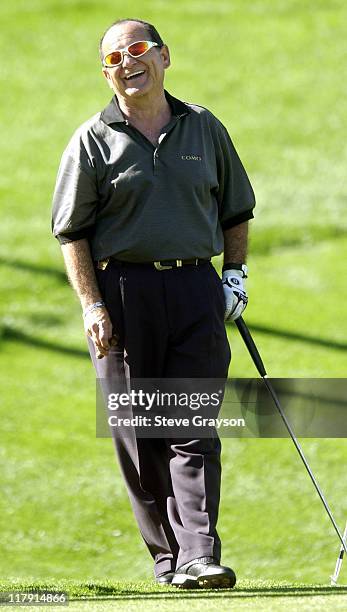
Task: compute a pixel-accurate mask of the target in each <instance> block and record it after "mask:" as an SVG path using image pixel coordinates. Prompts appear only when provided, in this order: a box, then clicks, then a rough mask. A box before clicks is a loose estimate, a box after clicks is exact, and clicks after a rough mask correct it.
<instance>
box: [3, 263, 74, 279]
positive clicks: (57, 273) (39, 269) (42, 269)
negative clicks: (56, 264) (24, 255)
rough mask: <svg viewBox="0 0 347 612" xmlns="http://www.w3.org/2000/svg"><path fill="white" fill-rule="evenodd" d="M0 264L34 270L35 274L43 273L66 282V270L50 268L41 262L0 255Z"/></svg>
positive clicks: (23, 269) (27, 270) (18, 268)
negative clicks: (36, 262)
mask: <svg viewBox="0 0 347 612" xmlns="http://www.w3.org/2000/svg"><path fill="white" fill-rule="evenodd" d="M0 265H3V266H7V267H9V268H15V269H16V270H22V271H24V272H34V273H35V274H45V275H47V276H51V277H54V278H56V280H58V281H60V282H61V283H64V284H67V283H68V280H67V276H66V272H64V271H63V270H59V269H58V268H51V267H49V266H43V265H41V264H35V263H32V262H30V261H20V260H19V259H7V258H6V257H1V256H0Z"/></svg>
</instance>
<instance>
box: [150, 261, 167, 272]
mask: <svg viewBox="0 0 347 612" xmlns="http://www.w3.org/2000/svg"><path fill="white" fill-rule="evenodd" d="M153 265H154V267H155V269H156V270H172V266H163V265H162V264H161V263H160V261H154V262H153Z"/></svg>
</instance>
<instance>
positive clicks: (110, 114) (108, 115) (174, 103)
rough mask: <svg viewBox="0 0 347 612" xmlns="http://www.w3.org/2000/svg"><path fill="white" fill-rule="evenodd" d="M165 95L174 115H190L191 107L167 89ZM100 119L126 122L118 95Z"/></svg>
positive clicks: (106, 121) (109, 122) (108, 121)
mask: <svg viewBox="0 0 347 612" xmlns="http://www.w3.org/2000/svg"><path fill="white" fill-rule="evenodd" d="M165 97H166V99H167V101H168V103H169V104H170V107H171V110H172V114H173V115H174V116H176V117H183V116H184V115H188V113H190V109H189V107H188V106H187V104H185V103H184V102H182V101H181V100H179V99H178V98H174V97H173V96H171V94H169V92H168V91H166V90H165ZM100 119H101V121H103V122H104V123H106V125H111V124H112V123H125V119H124V117H123V114H122V111H121V110H120V108H119V104H118V100H117V97H116V96H113V98H112V100H111V102H110V103H109V104H108V105H107V106H106V108H104V110H103V111H102V112H101V115H100Z"/></svg>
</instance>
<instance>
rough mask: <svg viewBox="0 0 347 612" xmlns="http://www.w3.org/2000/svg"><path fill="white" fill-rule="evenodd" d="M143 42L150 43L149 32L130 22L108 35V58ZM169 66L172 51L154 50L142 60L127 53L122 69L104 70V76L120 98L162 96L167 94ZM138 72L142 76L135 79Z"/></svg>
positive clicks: (118, 67) (106, 37) (105, 47)
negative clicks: (166, 74) (111, 53)
mask: <svg viewBox="0 0 347 612" xmlns="http://www.w3.org/2000/svg"><path fill="white" fill-rule="evenodd" d="M139 40H150V35H149V33H148V31H147V30H146V28H145V27H144V26H142V25H141V24H139V23H136V22H133V21H129V22H127V23H122V24H119V25H117V26H114V27H113V28H111V29H110V30H109V31H108V32H107V34H106V36H105V38H104V40H103V43H102V51H103V54H104V57H105V56H106V55H107V54H108V53H110V52H111V51H116V50H117V49H123V48H124V47H127V46H128V45H130V44H131V43H133V42H137V41H139ZM169 66H170V55H169V50H168V48H167V47H166V46H164V47H162V48H159V47H152V49H150V50H149V51H147V53H145V54H144V55H141V57H138V58H134V57H131V56H130V55H128V54H127V53H125V54H124V55H123V61H122V63H121V64H120V65H119V66H116V67H115V68H103V74H104V76H105V78H106V79H107V81H108V84H109V86H110V87H111V89H112V90H113V91H114V92H115V94H116V96H117V97H122V98H134V97H139V96H144V95H148V94H151V95H153V94H160V93H161V92H162V90H163V83H164V71H165V69H166V68H168V67H169ZM136 72H140V74H139V75H138V76H134V77H132V75H134V74H135V73H136ZM129 77H130V78H129ZM131 77H132V78H131Z"/></svg>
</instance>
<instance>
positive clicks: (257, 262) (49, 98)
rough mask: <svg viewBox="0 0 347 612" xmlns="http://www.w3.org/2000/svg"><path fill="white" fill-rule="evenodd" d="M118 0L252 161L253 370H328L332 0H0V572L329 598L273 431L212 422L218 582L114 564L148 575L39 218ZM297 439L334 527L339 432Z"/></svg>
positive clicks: (335, 170) (337, 241) (144, 597)
mask: <svg viewBox="0 0 347 612" xmlns="http://www.w3.org/2000/svg"><path fill="white" fill-rule="evenodd" d="M128 15H134V16H140V18H144V19H149V20H152V21H154V23H155V24H157V25H158V29H159V30H160V31H161V32H162V33H163V36H164V38H165V39H166V40H167V41H168V43H169V46H170V48H171V53H172V58H173V64H172V68H171V69H170V70H169V71H168V74H167V88H168V89H169V90H170V91H171V92H172V93H173V94H175V95H177V96H179V97H182V98H183V99H186V100H189V101H194V102H197V103H200V104H203V105H206V106H208V107H209V108H210V109H211V110H212V111H214V112H215V114H216V115H217V116H219V117H220V118H221V119H222V120H223V121H224V123H225V124H226V125H227V127H228V128H229V130H230V133H231V135H232V137H233V140H234V142H235V145H236V147H237V149H238V151H239V153H240V156H241V158H242V160H243V161H244V163H245V166H246V168H247V170H248V173H249V175H250V178H251V181H252V184H253V186H254V189H255V192H256V196H257V200H258V206H257V209H256V219H255V221H254V222H253V223H252V231H251V240H250V257H249V267H250V275H249V279H248V289H249V295H250V303H249V306H248V309H247V315H245V319H246V321H247V322H248V323H249V324H250V325H251V326H252V329H253V333H254V337H255V340H256V342H257V344H258V345H259V348H260V349H261V354H262V356H263V359H264V362H265V365H266V367H267V370H268V372H269V373H270V374H271V376H273V377H319V378H324V377H331V378H334V377H344V376H345V375H346V366H347V359H346V345H347V339H346V333H345V320H346V306H345V305H346V303H347V289H346V283H345V275H346V272H345V261H346V258H347V239H346V234H345V232H346V220H345V219H346V217H345V215H344V214H343V213H344V209H345V204H346V190H345V168H346V155H347V149H346V146H345V139H344V132H343V129H342V126H343V125H344V117H345V116H346V104H347V102H346V96H345V91H344V89H345V82H346V62H345V61H344V58H345V54H346V42H345V40H346V37H345V32H344V28H345V23H346V18H347V8H346V5H345V3H344V2H342V0H339V1H338V0H331V1H329V2H325V1H323V0H316V1H313V0H312V1H308V0H306V1H305V0H304V1H301V2H299V1H297V0H287V1H285V0H278V1H277V2H270V1H269V0H255V1H254V2H252V3H251V4H249V3H248V4H245V3H244V2H242V1H241V0H235V1H233V2H229V1H227V0H225V1H223V0H221V1H217V2H208V1H203V0H200V1H199V2H198V1H197V0H192V1H191V2H190V3H189V4H187V3H183V0H177V1H176V2H175V3H167V2H164V1H163V0H152V1H151V2H150V1H149V0H143V1H142V2H141V3H140V2H139V1H138V0H137V1H132V2H128V3H127V5H126V10H125V9H124V4H121V3H117V2H116V3H114V2H111V1H110V0H105V1H104V2H103V3H98V2H92V1H85V2H79V1H78V0H60V2H56V1H54V0H45V1H43V0H42V1H40V0H17V2H16V3H10V2H6V3H3V4H2V5H1V9H0V17H1V24H2V37H1V42H0V49H1V51H2V55H3V57H4V58H8V60H7V61H4V62H3V64H2V67H1V71H0V85H1V91H2V96H1V100H0V104H1V112H2V117H3V125H2V141H1V153H2V172H1V176H0V201H1V210H2V219H1V226H0V241H1V242H0V264H1V267H0V287H1V329H0V334H1V335H0V341H1V343H0V360H1V364H2V368H1V380H0V383H1V390H2V409H1V415H2V427H1V429H2V431H1V445H0V470H1V489H2V495H1V497H0V530H1V534H2V535H1V555H0V570H1V582H0V588H1V589H2V590H3V589H4V588H7V587H6V585H7V586H8V585H9V584H12V583H13V582H14V581H17V584H18V585H21V587H22V588H24V587H25V585H26V586H28V585H29V584H36V585H37V586H40V585H41V586H42V585H44V584H46V585H47V584H50V585H51V586H56V588H58V586H59V585H67V584H68V585H69V587H66V588H69V590H70V592H71V594H72V595H73V596H74V597H81V596H82V595H88V596H90V595H93V594H99V596H100V597H104V596H105V592H107V589H106V586H107V585H108V588H110V589H111V593H112V598H113V599H111V600H110V601H112V602H114V601H116V604H115V605H117V608H119V609H126V610H132V609H135V607H136V606H138V605H139V603H141V602H142V601H144V602H145V606H146V608H147V609H152V607H154V606H155V607H158V600H159V601H160V608H161V609H163V610H166V609H167V608H169V607H170V609H175V611H176V610H181V609H182V610H183V609H186V607H187V605H189V607H190V608H192V609H198V608H199V609H201V606H202V605H205V604H206V600H208V606H209V608H210V609H211V610H214V609H215V610H223V609H225V610H226V609H237V610H238V609H243V608H244V609H248V608H253V609H255V610H269V609H271V610H275V609H281V610H282V609H283V610H285V609H287V608H288V609H289V608H290V609H299V607H300V609H303V610H306V609H307V610H310V611H311V610H312V609H313V608H315V609H330V607H331V608H332V607H333V606H334V609H343V602H345V599H346V593H345V590H343V589H330V588H329V587H327V589H326V590H325V587H326V585H328V584H329V576H330V574H331V573H332V571H333V569H334V563H335V560H336V556H337V551H338V541H337V539H336V536H335V534H334V532H333V529H332V527H331V526H330V523H329V521H328V519H327V517H326V516H325V513H324V510H323V509H322V507H321V504H320V502H319V499H318V498H317V496H316V494H315V492H314V490H313V488H312V485H311V483H310V481H309V479H308V476H307V475H306V474H305V472H304V468H303V466H302V465H301V463H300V460H299V458H298V457H297V456H296V453H295V449H294V448H293V446H292V443H291V442H290V440H237V439H235V440H230V439H228V440H225V441H224V448H223V465H224V470H223V491H222V493H223V494H222V503H221V511H220V521H219V531H220V534H221V536H222V540H223V544H224V547H223V560H224V561H225V562H226V563H230V564H231V565H232V566H233V567H234V568H235V571H236V573H237V575H238V576H239V577H240V582H239V583H238V584H239V586H238V588H237V590H236V591H235V592H232V593H231V594H230V595H229V594H227V593H222V594H210V593H208V594H207V593H206V594H201V593H198V594H196V593H189V594H183V595H182V594H179V593H178V594H177V593H176V592H175V594H173V593H172V592H170V593H169V592H168V593H166V591H165V590H164V591H163V590H162V589H160V590H159V588H158V587H156V586H155V585H154V584H152V583H149V582H143V583H135V584H130V583H129V582H128V581H130V580H134V576H136V578H137V579H138V580H145V581H146V580H148V578H149V577H150V576H151V573H152V563H151V561H150V559H149V557H148V554H147V552H146V550H145V548H144V545H143V543H142V540H141V538H140V536H139V534H138V533H137V530H136V528H135V527H134V519H133V517H132V514H131V511H130V506H129V502H128V499H127V496H126V492H125V487H124V485H123V482H122V479H121V476H120V473H119V469H118V466H117V465H116V462H115V459H114V452H113V447H112V443H111V441H110V440H100V439H96V438H95V408H94V375H93V371H92V368H91V365H90V363H89V359H88V356H87V351H86V346H85V342H84V339H83V335H82V322H81V313H80V307H79V305H78V303H77V301H76V299H75V298H74V296H73V294H72V291H71V288H70V287H69V285H68V283H67V281H66V278H65V274H64V270H63V265H62V259H61V255H60V252H59V247H58V244H57V243H56V241H54V240H53V238H52V237H51V236H50V229H49V225H50V201H51V195H52V190H53V186H54V181H55V175H56V171H57V166H58V162H59V158H60V155H61V153H62V150H63V148H64V146H65V144H66V142H67V140H68V139H69V137H70V135H71V133H72V131H73V130H74V129H75V127H77V126H78V125H79V123H81V122H82V121H84V120H85V119H86V118H88V117H89V116H90V115H92V114H94V113H95V112H96V111H97V110H99V109H101V108H102V107H103V106H104V105H105V104H106V103H107V101H108V99H109V97H110V94H109V89H108V88H107V87H106V85H104V84H103V82H102V79H101V75H100V67H99V64H98V59H97V52H96V48H97V42H98V37H99V35H100V34H101V33H102V31H103V30H104V29H105V27H106V26H107V25H108V24H109V23H110V22H111V21H112V20H113V19H116V18H118V17H124V16H128ZM201 41H203V44H202V43H201ZM220 42H221V48H219V46H218V45H219V43H220ZM13 49H15V51H13ZM216 265H217V267H218V266H219V265H220V260H218V259H217V260H216ZM228 333H229V336H230V343H231V346H232V349H233V360H232V364H231V373H232V375H233V376H246V377H248V376H253V375H255V371H254V367H253V365H252V363H251V361H250V358H249V356H248V353H247V351H246V349H245V348H244V346H243V344H242V342H241V340H240V339H239V337H238V334H237V332H236V329H235V327H234V326H233V325H230V326H229V328H228ZM302 443H303V446H304V449H305V452H306V454H307V457H308V459H309V461H310V463H311V465H312V468H313V470H314V472H315V473H316V475H317V478H318V481H319V482H320V484H321V486H322V489H323V490H324V492H325V494H326V496H327V498H328V500H329V502H330V504H331V507H332V510H333V512H334V514H335V516H336V520H337V522H338V523H339V525H340V527H341V529H342V528H343V526H344V523H345V520H346V518H347V507H346V500H345V486H344V483H345V471H346V469H345V466H346V460H347V446H346V443H345V441H344V440H343V439H340V440H328V439H327V440H324V439H319V440H303V441H302ZM345 563H346V561H345ZM346 572H347V568H346V566H344V567H343V568H342V571H341V584H346V583H347V573H346ZM68 579H69V580H70V581H73V582H69V583H67V582H64V581H66V580H68ZM106 579H107V580H108V581H109V582H105V580H106ZM6 580H7V581H10V582H6ZM254 580H255V582H253V581H254ZM261 580H263V581H264V582H260V581H261ZM284 580H286V581H287V582H286V583H284V582H283V581H284ZM62 581H63V582H62ZM113 581H115V582H113ZM122 581H124V582H122ZM247 581H252V582H247ZM129 584H130V586H129ZM262 585H263V586H262ZM262 589H265V590H262ZM291 589H294V590H291ZM109 605H110V604H109V601H108V600H106V601H104V600H102V601H99V602H98V603H97V604H96V602H95V601H93V602H92V603H90V602H89V603H88V604H87V603H86V602H83V603H78V602H74V603H73V604H72V605H71V607H72V609H74V608H75V607H76V609H81V608H85V609H88V607H90V609H94V608H96V609H106V607H108V606H109ZM344 607H345V603H344Z"/></svg>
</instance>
